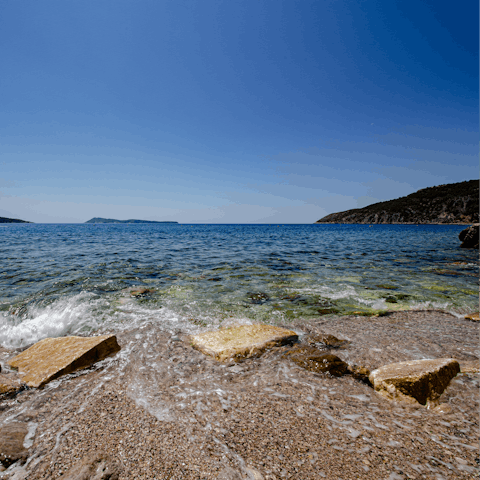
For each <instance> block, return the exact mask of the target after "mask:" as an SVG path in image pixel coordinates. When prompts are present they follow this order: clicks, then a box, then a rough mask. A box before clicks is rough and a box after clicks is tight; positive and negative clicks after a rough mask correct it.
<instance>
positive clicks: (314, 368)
mask: <svg viewBox="0 0 480 480" xmlns="http://www.w3.org/2000/svg"><path fill="white" fill-rule="evenodd" d="M283 358H287V359H289V360H292V362H295V363H296V364H297V365H298V366H300V367H302V368H305V369H306V370H310V371H311V372H315V373H330V374H331V375H334V376H335V377H340V376H342V375H345V374H346V373H347V368H348V365H347V364H346V363H345V362H344V361H343V360H342V359H341V358H339V357H337V356H336V355H331V354H329V353H325V352H322V351H321V350H319V349H318V348H315V347H310V346H308V347H304V346H302V347H297V348H293V349H292V350H290V351H289V352H287V353H286V354H285V355H284V356H283Z"/></svg>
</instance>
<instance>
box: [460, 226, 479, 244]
mask: <svg viewBox="0 0 480 480" xmlns="http://www.w3.org/2000/svg"><path fill="white" fill-rule="evenodd" d="M478 227H479V224H478V223H476V224H475V225H472V226H470V227H468V228H466V229H465V230H462V231H461V232H460V233H459V235H458V238H459V239H460V241H461V242H462V244H461V245H460V247H462V248H476V249H477V250H478Z"/></svg>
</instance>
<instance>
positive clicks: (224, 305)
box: [0, 224, 479, 349]
mask: <svg viewBox="0 0 480 480" xmlns="http://www.w3.org/2000/svg"><path fill="white" fill-rule="evenodd" d="M464 228H465V226H463V225H335V224H309V225H299V224H295V225H288V224H268V225H251V224H249V225H240V224H234V225H197V224H196V225H189V224H9V225H2V226H1V227H0V252H1V263H0V345H1V346H3V347H4V348H8V349H11V348H15V349H17V348H24V347H26V346H29V345H31V344H33V343H34V342H36V341H38V340H41V339H43V338H46V337H58V336H63V335H71V334H75V335H93V334H100V333H107V332H120V331H124V330H131V329H132V328H136V327H141V326H142V325H145V324H155V325H156V326H157V327H158V328H160V329H161V330H165V331H168V332H175V331H178V330H181V331H186V332H198V331H205V330H208V329H215V328H219V327H222V326H228V325H232V324H245V323H247V324H249V323H258V322H260V323H262V322H263V323H269V324H273V325H285V324H288V323H289V322H290V321H292V320H295V319H298V318H305V319H309V318H310V319H311V318H319V317H323V318H324V319H328V318H332V316H339V315H362V316H378V315H380V316H381V315H385V314H386V313H388V312H391V311H398V310H424V309H436V310H443V311H446V312H449V313H452V314H454V315H456V316H458V317H461V316H463V315H465V314H466V313H470V312H473V311H477V310H478V294H479V288H478V287H479V281H478V267H479V261H478V252H477V251H476V250H472V249H462V248H460V241H459V239H458V234H459V233H460V231H461V230H462V229H464Z"/></svg>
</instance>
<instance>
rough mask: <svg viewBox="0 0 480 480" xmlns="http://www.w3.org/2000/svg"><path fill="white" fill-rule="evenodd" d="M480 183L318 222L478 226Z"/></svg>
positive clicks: (442, 188) (334, 215)
mask: <svg viewBox="0 0 480 480" xmlns="http://www.w3.org/2000/svg"><path fill="white" fill-rule="evenodd" d="M478 183H479V182H478V180H470V181H468V182H460V183H452V184H448V185H440V186H437V187H430V188H424V189H422V190H419V191H417V192H415V193H412V194H410V195H407V196H406V197H401V198H397V199H395V200H389V201H387V202H379V203H375V204H373V205H368V206H367V207H363V208H356V209H352V210H346V211H344V212H338V213H331V214H329V215H327V216H325V217H323V218H321V219H320V220H318V221H317V222H315V223H355V224H418V225H420V224H432V225H433V224H435V225H440V224H459V225H468V224H472V223H478V219H479V207H478V195H479V189H478Z"/></svg>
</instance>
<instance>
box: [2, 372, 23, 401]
mask: <svg viewBox="0 0 480 480" xmlns="http://www.w3.org/2000/svg"><path fill="white" fill-rule="evenodd" d="M24 387H25V384H24V383H23V382H22V381H21V380H20V379H19V378H17V377H16V375H12V374H8V375H6V374H4V373H0V397H1V396H10V395H14V394H16V393H17V392H19V391H20V390H22V389H23V388H24Z"/></svg>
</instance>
